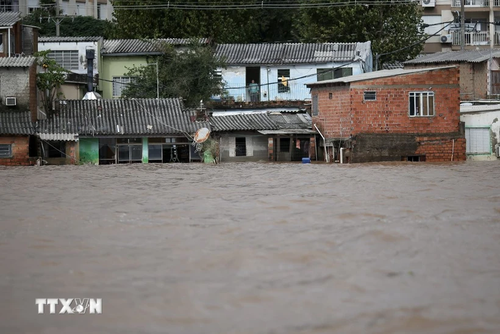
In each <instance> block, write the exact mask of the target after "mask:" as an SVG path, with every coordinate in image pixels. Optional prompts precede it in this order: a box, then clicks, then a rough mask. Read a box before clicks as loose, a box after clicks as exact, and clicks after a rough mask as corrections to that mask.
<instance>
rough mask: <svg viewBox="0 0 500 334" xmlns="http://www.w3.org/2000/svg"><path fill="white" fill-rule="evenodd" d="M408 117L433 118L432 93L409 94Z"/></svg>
mask: <svg viewBox="0 0 500 334" xmlns="http://www.w3.org/2000/svg"><path fill="white" fill-rule="evenodd" d="M409 104H410V105H409V112H410V117H426V116H434V92H411V93H410V98H409Z"/></svg>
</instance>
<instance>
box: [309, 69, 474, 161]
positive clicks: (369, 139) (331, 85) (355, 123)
mask: <svg viewBox="0 0 500 334" xmlns="http://www.w3.org/2000/svg"><path fill="white" fill-rule="evenodd" d="M307 86H308V87H309V88H311V95H312V118H313V124H314V126H317V127H318V128H319V130H320V132H321V134H320V135H321V136H322V137H324V139H321V138H317V139H318V140H317V141H316V142H318V143H319V146H320V147H321V149H318V150H317V152H318V154H320V155H322V156H321V158H322V159H324V155H325V154H326V155H327V156H332V155H333V159H334V160H340V161H350V162H370V161H401V160H403V161H450V160H452V161H461V160H465V135H464V131H463V126H462V125H461V123H460V86H459V69H458V68H457V67H455V66H448V67H439V68H422V69H411V70H410V69H396V70H382V71H378V72H372V73H365V74H360V75H353V76H349V77H343V78H338V79H333V80H327V81H322V82H316V83H312V84H308V85H307ZM319 139H321V140H319ZM323 152H326V153H323Z"/></svg>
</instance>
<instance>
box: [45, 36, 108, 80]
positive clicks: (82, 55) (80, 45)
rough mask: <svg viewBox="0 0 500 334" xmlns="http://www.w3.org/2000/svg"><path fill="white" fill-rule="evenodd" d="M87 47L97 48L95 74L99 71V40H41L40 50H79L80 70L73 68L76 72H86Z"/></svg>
mask: <svg viewBox="0 0 500 334" xmlns="http://www.w3.org/2000/svg"><path fill="white" fill-rule="evenodd" d="M87 49H94V50H95V59H94V75H96V74H97V73H99V71H98V69H99V57H100V55H99V53H100V49H99V42H39V43H38V51H46V50H52V51H58V50H78V58H79V64H78V70H72V72H74V73H78V74H86V73H87V58H86V52H87Z"/></svg>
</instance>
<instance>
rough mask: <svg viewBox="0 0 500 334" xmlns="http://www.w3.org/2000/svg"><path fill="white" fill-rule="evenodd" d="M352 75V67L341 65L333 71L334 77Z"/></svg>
mask: <svg viewBox="0 0 500 334" xmlns="http://www.w3.org/2000/svg"><path fill="white" fill-rule="evenodd" d="M350 75H352V67H341V68H337V69H335V72H334V73H333V78H334V79H337V78H343V77H348V76H350Z"/></svg>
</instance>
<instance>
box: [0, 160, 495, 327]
mask: <svg viewBox="0 0 500 334" xmlns="http://www.w3.org/2000/svg"><path fill="white" fill-rule="evenodd" d="M0 176H1V178H0V203H1V204H2V210H1V211H0V221H1V229H0V297H1V298H0V333H47V334H48V333H50V334H55V333H77V334H80V333H82V334H83V333H85V334H88V333H120V334H129V333H130V334H137V333H182V334H184V333H185V334H191V333H218V334H219V333H240V334H243V333H269V334H281V333H282V334H288V333H342V334H346V333H347V334H350V333H376V334H379V333H380V334H386V333H406V334H413V333H426V334H430V333H438V334H441V333H454V334H469V333H470V334H472V333H474V334H476V333H500V161H495V162H465V163H455V164H431V163H386V164H357V165H338V164H336V165H324V164H304V165H303V164H268V163H263V164H258V163H240V164H229V163H228V164H222V165H218V166H213V165H203V164H165V165H160V164H158V165H157V164H149V165H146V164H145V165H142V164H137V165H119V166H116V165H109V166H88V165H87V166H44V167H14V168H6V167H0ZM85 297H87V298H102V314H97V315H96V314H84V315H63V314H49V312H48V308H46V310H47V311H46V312H45V314H37V305H36V304H35V299H36V298H85ZM58 310H59V306H58Z"/></svg>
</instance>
